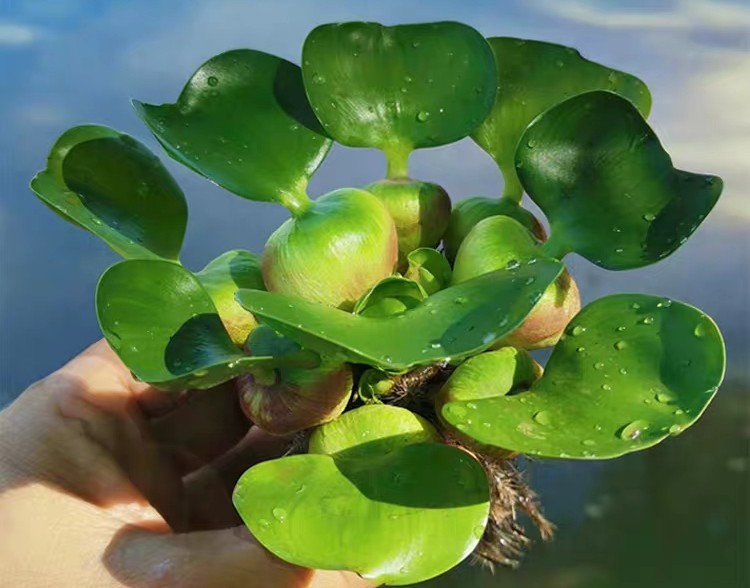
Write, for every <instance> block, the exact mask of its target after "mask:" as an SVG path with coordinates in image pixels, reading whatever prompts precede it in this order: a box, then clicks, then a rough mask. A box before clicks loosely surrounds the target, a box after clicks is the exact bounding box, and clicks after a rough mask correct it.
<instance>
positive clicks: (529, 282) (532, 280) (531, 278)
mask: <svg viewBox="0 0 750 588" xmlns="http://www.w3.org/2000/svg"><path fill="white" fill-rule="evenodd" d="M534 282H536V278H535V277H534V276H529V277H528V278H526V281H525V282H524V284H526V285H527V286H530V285H531V284H533V283H534Z"/></svg>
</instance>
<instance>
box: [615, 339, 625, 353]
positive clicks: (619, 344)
mask: <svg viewBox="0 0 750 588" xmlns="http://www.w3.org/2000/svg"><path fill="white" fill-rule="evenodd" d="M627 346H628V344H627V342H625V341H622V340H620V341H617V342H616V343H615V345H614V348H615V349H616V350H617V351H622V350H623V349H625V348H626V347H627Z"/></svg>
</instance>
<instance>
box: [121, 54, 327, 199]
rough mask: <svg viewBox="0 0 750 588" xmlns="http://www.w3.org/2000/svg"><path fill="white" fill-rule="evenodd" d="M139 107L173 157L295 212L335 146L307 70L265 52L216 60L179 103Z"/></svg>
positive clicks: (195, 77) (247, 195) (202, 70)
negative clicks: (310, 94) (313, 104)
mask: <svg viewBox="0 0 750 588" xmlns="http://www.w3.org/2000/svg"><path fill="white" fill-rule="evenodd" d="M133 104H134V106H135V109H136V111H137V112H138V115H139V116H140V117H141V118H142V119H143V121H144V122H145V123H146V124H147V125H148V126H149V128H150V129H151V132H153V133H154V135H155V136H156V138H157V139H158V140H159V142H160V143H161V144H162V145H163V146H164V148H165V149H166V151H167V153H169V155H170V157H172V158H174V159H176V160H177V161H179V162H180V163H182V164H184V165H186V166H187V167H189V168H190V169H192V170H194V171H196V172H198V173H199V174H201V175H203V176H205V177H207V178H208V179H209V180H211V181H213V182H216V183H217V184H219V185H220V186H222V187H224V188H226V189H227V190H229V191H230V192H234V193H235V194H237V195H239V196H242V197H244V198H248V199H250V200H260V201H267V202H279V203H281V204H283V205H284V206H287V207H289V208H292V209H294V208H297V207H299V206H302V205H304V202H306V201H307V197H306V196H305V195H304V191H305V188H306V186H307V182H308V181H309V179H310V176H311V175H312V174H313V172H314V171H315V170H316V169H317V168H318V166H319V165H320V163H321V162H322V161H323V158H324V157H325V155H326V153H327V152H328V149H329V148H330V146H331V141H330V140H329V139H327V138H326V137H325V136H324V135H323V130H322V128H321V127H320V123H319V122H318V121H317V119H316V118H315V115H314V114H313V113H312V110H311V109H310V105H309V104H308V102H307V98H306V97H305V91H304V87H303V85H302V76H301V72H300V69H299V67H298V66H296V65H294V64H293V63H290V62H288V61H286V60H284V59H281V58H279V57H275V56H273V55H269V54H267V53H263V52H261V51H252V50H250V49H237V50H234V51H227V52H226V53H222V54H221V55H217V56H216V57H213V58H211V59H209V60H208V61H207V62H206V63H204V64H203V65H201V66H200V67H199V68H198V70H197V71H196V72H195V73H194V74H193V76H192V77H191V78H190V80H189V81H188V83H187V84H186V85H185V88H183V90H182V93H181V94H180V97H179V98H178V99H177V102H176V103H175V104H162V105H161V106H155V105H151V104H144V103H141V102H138V101H134V102H133Z"/></svg>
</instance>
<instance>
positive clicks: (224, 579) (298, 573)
mask: <svg viewBox="0 0 750 588" xmlns="http://www.w3.org/2000/svg"><path fill="white" fill-rule="evenodd" d="M104 561H105V565H106V566H107V568H108V570H109V571H110V573H111V574H112V575H113V576H114V577H115V578H116V579H117V580H119V581H120V582H122V583H123V584H125V585H126V586H133V587H136V588H141V587H143V588H146V587H150V586H180V587H182V588H205V587H206V586H211V587H212V588H235V587H237V588H267V587H268V586H274V587H275V588H367V587H371V586H373V584H370V583H368V582H367V581H365V580H363V579H362V578H360V577H359V576H357V575H356V574H353V573H350V572H336V571H315V570H310V569H307V568H301V567H298V566H294V565H291V564H288V563H286V562H284V561H282V560H280V559H278V558H276V557H275V556H273V555H272V554H271V553H269V552H268V551H267V550H266V549H264V548H263V547H262V546H261V545H260V544H259V543H258V542H257V540H256V539H255V538H254V537H253V536H252V535H251V534H250V533H249V531H247V529H246V528H245V527H235V528H232V529H223V530H219V531H201V532H196V533H186V534H176V535H175V534H164V533H160V532H153V531H150V530H147V529H144V528H143V527H134V526H133V527H126V528H123V529H122V530H121V531H120V532H119V533H118V534H117V536H116V537H114V538H113V540H112V542H111V543H110V545H109V547H108V549H107V552H106V554H105V557H104Z"/></svg>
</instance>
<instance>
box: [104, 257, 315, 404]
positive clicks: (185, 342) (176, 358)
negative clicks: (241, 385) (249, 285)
mask: <svg viewBox="0 0 750 588" xmlns="http://www.w3.org/2000/svg"><path fill="white" fill-rule="evenodd" d="M96 312H97V317H98V319H99V326H100V327H101V329H102V332H103V333H104V336H105V337H106V339H107V341H108V342H109V344H110V346H111V347H112V348H113V349H114V350H115V352H116V353H117V355H119V356H120V359H122V361H123V363H125V365H126V366H128V368H130V370H131V371H132V372H133V373H134V374H135V376H136V377H137V378H138V379H140V380H142V381H144V382H148V383H149V384H152V385H154V386H156V387H158V388H162V389H166V390H183V389H186V388H198V389H203V388H211V387H212V386H216V385H217V384H220V383H222V382H225V381H226V380H229V379H231V378H234V377H236V376H238V375H239V374H242V373H245V372H248V371H251V370H252V368H253V367H255V366H262V367H278V366H282V365H293V366H299V367H314V366H316V365H317V364H318V362H319V357H318V356H317V355H316V354H314V353H312V352H309V351H300V352H298V353H293V354H289V355H285V356H281V357H253V356H249V355H245V354H243V353H242V352H241V351H240V350H239V349H238V348H237V347H236V346H235V345H234V344H233V343H232V340H231V339H230V338H229V335H228V334H227V332H226V330H225V329H224V326H223V325H222V323H221V319H220V318H219V315H218V314H217V312H216V307H215V306H214V304H213V302H212V301H211V298H210V297H209V295H208V293H207V292H206V290H205V289H204V288H203V286H201V284H200V282H199V281H198V279H197V278H196V277H195V276H194V275H193V274H191V273H190V272H189V271H187V270H186V269H185V268H183V267H182V266H180V265H177V264H176V263H172V262H169V261H163V260H147V259H141V260H129V261H123V262H120V263H118V264H115V265H113V266H112V267H110V268H109V269H108V270H107V271H105V272H104V274H103V275H102V277H101V279H100V281H99V286H98V288H97V291H96Z"/></svg>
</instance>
